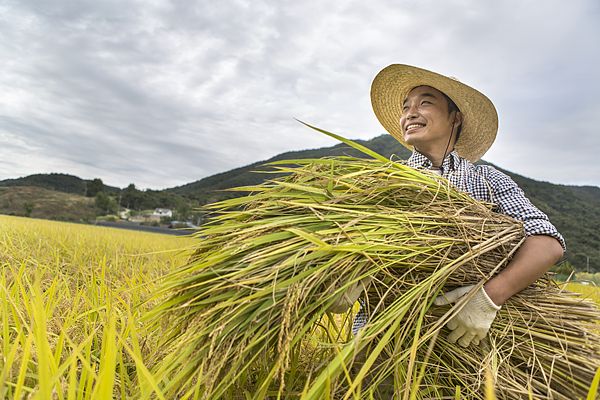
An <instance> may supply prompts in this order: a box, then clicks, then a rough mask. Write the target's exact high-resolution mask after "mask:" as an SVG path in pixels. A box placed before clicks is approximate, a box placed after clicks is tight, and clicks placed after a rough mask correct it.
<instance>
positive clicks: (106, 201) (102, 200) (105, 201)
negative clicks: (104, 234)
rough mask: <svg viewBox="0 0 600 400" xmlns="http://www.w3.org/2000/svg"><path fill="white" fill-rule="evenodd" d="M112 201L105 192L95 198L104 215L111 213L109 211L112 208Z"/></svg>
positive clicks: (99, 193)
mask: <svg viewBox="0 0 600 400" xmlns="http://www.w3.org/2000/svg"><path fill="white" fill-rule="evenodd" d="M110 200H111V198H110V196H109V195H107V194H106V193H104V192H98V193H97V194H96V196H95V197H94V203H96V206H97V207H98V208H99V209H100V210H102V214H106V213H108V212H109V211H108V210H109V208H110Z"/></svg>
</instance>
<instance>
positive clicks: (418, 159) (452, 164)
mask: <svg viewBox="0 0 600 400" xmlns="http://www.w3.org/2000/svg"><path fill="white" fill-rule="evenodd" d="M407 163H408V165H410V166H411V167H414V168H419V169H430V168H431V161H429V159H428V158H427V157H425V156H424V155H423V154H421V153H419V151H418V150H416V149H415V150H413V153H412V155H411V156H410V158H409V159H408V160H407ZM459 163H460V156H459V155H458V153H457V152H456V150H452V152H451V153H450V154H448V155H447V156H446V158H445V159H444V162H443V163H442V174H443V175H445V174H447V173H450V172H455V170H456V167H457V166H458V165H459Z"/></svg>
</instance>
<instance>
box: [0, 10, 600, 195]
mask: <svg viewBox="0 0 600 400" xmlns="http://www.w3.org/2000/svg"><path fill="white" fill-rule="evenodd" d="M390 64H408V65H413V66H417V67H420V68H425V69H429V70H432V71H435V72H438V73H440V74H443V75H447V76H453V77H456V78H458V79H459V80H460V81H461V82H463V83H466V84H467V85H470V86H472V87H474V88H476V89H477V90H479V91H481V92H483V93H484V94H486V95H487V96H488V97H489V98H490V99H491V100H492V101H493V103H494V104H495V106H496V109H497V111H498V115H499V130H498V135H497V138H496V141H495V143H494V145H493V146H492V148H491V149H490V150H489V151H488V153H487V154H486V155H485V156H484V157H483V159H484V160H486V161H488V162H491V163H494V164H496V165H497V166H499V167H501V168H503V169H506V170H509V171H512V172H516V173H518V174H520V175H524V176H526V177H529V178H533V179H536V180H542V181H548V182H552V183H557V184H568V185H593V186H600V93H599V90H600V75H599V74H600V73H599V71H600V2H598V0H571V1H568V2H565V1H564V0H561V1H557V0H530V1H522V0H498V1H481V0H419V1H415V0H413V1H405V0H369V1H364V0H360V1H353V0H347V1H339V0H329V1H322V0H303V1H291V0H218V1H216V0H197V1H195V0H175V1H160V0H156V1H155V0H139V1H134V0H94V1H87V0H63V1H56V0H28V1H12V0H0V180H3V179H9V178H19V177H23V176H27V175H30V174H37V173H53V172H54V173H66V174H71V175H76V176H79V177H81V178H83V179H94V178H100V179H102V180H103V181H104V183H105V184H107V185H111V186H118V187H126V186H127V185H129V184H130V183H134V184H135V185H136V187H137V188H139V189H164V188H170V187H175V186H180V185H184V184H187V183H190V182H194V181H197V180H199V179H202V178H204V177H207V176H211V175H214V174H216V173H219V172H225V171H229V170H231V169H233V168H237V167H241V166H245V165H248V164H251V163H254V162H257V161H261V160H266V159H269V158H271V157H273V156H275V155H277V154H280V153H283V152H286V151H295V150H304V149H314V148H320V147H324V146H333V145H335V144H337V142H336V141H335V140H334V139H331V138H329V137H327V136H325V135H323V134H321V133H318V132H316V131H313V130H311V129H309V128H307V127H305V126H303V125H301V124H300V123H299V122H297V121H296V119H298V120H302V121H304V122H306V123H309V124H311V125H314V126H318V127H319V128H322V129H325V130H328V131H331V132H334V133H336V134H338V135H341V136H344V137H346V138H350V139H365V140H368V139H371V138H374V137H376V136H379V135H381V134H384V133H385V130H384V129H383V127H382V126H381V125H380V124H379V122H378V121H377V119H376V117H375V115H374V114H373V111H372V108H371V103H370V98H369V90H370V85H371V82H372V80H373V78H374V77H375V75H377V73H378V72H379V71H380V70H382V69H383V68H385V67H386V66H388V65H390Z"/></svg>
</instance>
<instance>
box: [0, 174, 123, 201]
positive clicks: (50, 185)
mask: <svg viewBox="0 0 600 400" xmlns="http://www.w3.org/2000/svg"><path fill="white" fill-rule="evenodd" d="M88 182H90V181H89V180H85V179H81V178H79V177H77V176H73V175H68V174H57V173H52V174H35V175H29V176H26V177H23V178H17V179H5V180H3V181H0V187H14V186H31V187H39V188H43V189H48V190H55V191H58V192H63V193H73V194H80V195H83V196H85V193H86V190H87V183H88ZM104 190H106V191H119V190H121V189H119V188H116V187H112V186H106V185H104Z"/></svg>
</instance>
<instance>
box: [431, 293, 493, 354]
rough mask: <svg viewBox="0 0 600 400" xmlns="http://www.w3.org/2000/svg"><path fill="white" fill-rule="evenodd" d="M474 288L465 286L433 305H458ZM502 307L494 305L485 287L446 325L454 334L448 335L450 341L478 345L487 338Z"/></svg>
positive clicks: (439, 297) (438, 299)
mask: <svg viewBox="0 0 600 400" xmlns="http://www.w3.org/2000/svg"><path fill="white" fill-rule="evenodd" d="M473 287H474V286H473V285H472V286H464V287H460V288H458V289H454V290H452V291H451V292H448V293H446V294H445V295H442V296H438V297H437V298H436V299H435V300H434V301H433V303H434V304H435V305H438V306H443V305H447V304H451V303H456V302H457V301H458V300H459V299H460V298H461V297H463V296H464V295H466V294H467V293H469V292H470V291H471V289H473ZM498 310H500V307H499V306H497V305H496V304H494V302H493V301H492V299H490V297H489V296H488V295H487V293H486V292H485V289H484V288H483V286H482V287H481V288H480V289H479V290H478V291H477V292H476V293H475V294H474V295H473V297H471V299H470V300H469V301H468V302H467V304H465V305H464V307H463V308H462V309H461V310H460V311H459V312H458V314H456V315H455V316H454V317H453V318H452V319H451V320H450V321H448V324H447V325H446V326H447V327H448V328H449V329H450V330H451V331H452V332H450V334H449V335H448V341H449V342H451V343H455V342H456V341H457V340H458V344H460V345H461V346H463V347H467V346H468V345H469V344H470V343H471V342H473V344H474V345H478V344H479V341H480V340H481V339H483V338H484V337H485V335H486V334H487V332H488V330H489V329H490V326H492V322H493V321H494V318H496V312H498Z"/></svg>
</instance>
